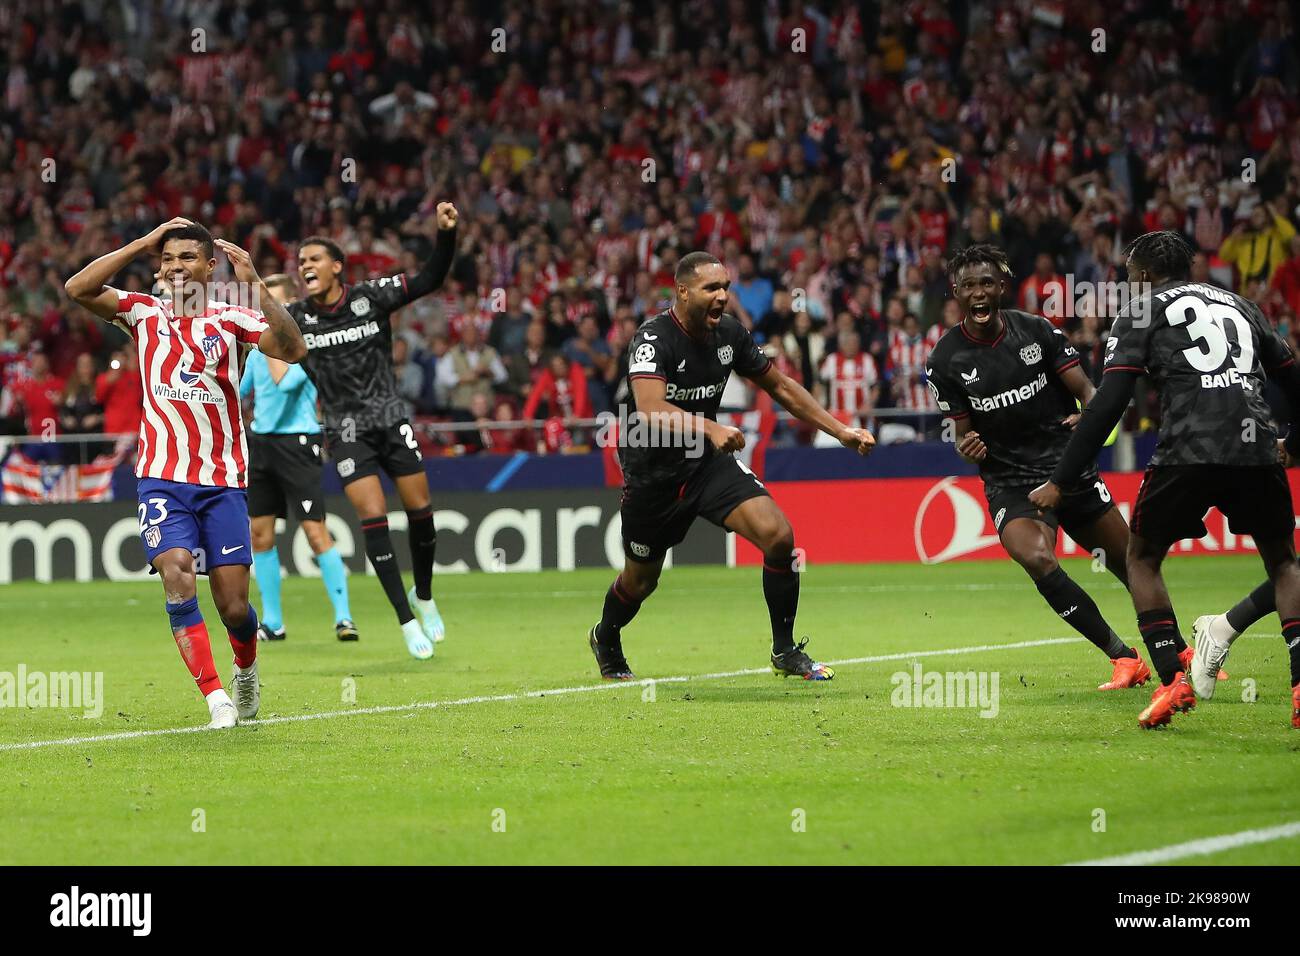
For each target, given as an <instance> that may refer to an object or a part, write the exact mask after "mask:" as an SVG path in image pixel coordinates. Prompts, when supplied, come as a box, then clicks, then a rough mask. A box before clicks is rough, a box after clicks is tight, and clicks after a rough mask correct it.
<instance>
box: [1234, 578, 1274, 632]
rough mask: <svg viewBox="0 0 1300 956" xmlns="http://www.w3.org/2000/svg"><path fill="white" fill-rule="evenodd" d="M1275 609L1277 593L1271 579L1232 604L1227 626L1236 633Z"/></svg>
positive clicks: (1243, 630)
mask: <svg viewBox="0 0 1300 956" xmlns="http://www.w3.org/2000/svg"><path fill="white" fill-rule="evenodd" d="M1276 610H1277V594H1276V592H1275V591H1274V588H1273V582H1272V581H1265V582H1264V583H1263V584H1261V585H1260V586H1259V587H1257V588H1255V590H1253V591H1251V592H1250V593H1249V594H1247V595H1246V596H1245V597H1244V598H1242V599H1241V600H1240V601H1238V602H1237V603H1236V604H1234V605H1233V606H1232V610H1231V611H1229V612H1228V626H1229V627H1230V628H1232V629H1233V630H1234V631H1236V632H1237V633H1238V634H1242V633H1245V630H1246V628H1248V627H1250V626H1251V625H1252V624H1254V623H1255V622H1256V621H1260V620H1263V619H1264V618H1265V617H1267V616H1268V615H1269V614H1272V613H1273V612H1274V611H1276Z"/></svg>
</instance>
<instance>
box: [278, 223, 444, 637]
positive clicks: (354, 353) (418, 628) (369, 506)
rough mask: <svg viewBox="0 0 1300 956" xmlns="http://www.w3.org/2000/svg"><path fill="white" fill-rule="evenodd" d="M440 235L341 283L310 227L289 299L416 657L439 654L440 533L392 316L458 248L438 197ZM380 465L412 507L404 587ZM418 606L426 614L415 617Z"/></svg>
mask: <svg viewBox="0 0 1300 956" xmlns="http://www.w3.org/2000/svg"><path fill="white" fill-rule="evenodd" d="M437 223H438V238H437V241H436V242H435V244H434V250H433V255H432V256H431V257H430V258H429V260H428V261H427V262H425V263H424V265H423V266H421V268H420V271H419V272H417V273H416V274H415V275H411V276H408V275H405V274H400V275H395V276H389V277H387V278H384V279H372V280H369V281H366V282H358V283H357V284H356V285H345V284H344V283H343V282H342V279H341V277H342V275H343V265H344V256H343V250H342V249H340V248H339V247H338V244H337V243H335V242H334V241H333V240H330V239H327V238H325V237H323V236H310V237H308V238H306V239H304V240H303V241H302V245H301V246H300V247H299V249H298V275H299V276H300V277H301V278H302V281H303V284H304V286H305V287H306V290H307V298H305V299H299V300H297V301H295V302H291V303H289V305H288V309H289V313H290V314H291V315H292V316H293V318H294V320H295V321H296V322H297V323H298V325H299V327H300V328H301V329H302V332H303V338H304V339H305V341H306V343H307V357H306V358H305V359H303V366H304V367H305V368H306V369H307V374H308V375H309V376H310V377H311V380H312V382H314V383H315V385H316V389H317V391H318V392H319V394H320V401H321V409H322V411H323V412H324V417H325V439H326V443H327V444H328V446H329V452H330V457H331V458H332V459H333V460H334V467H335V468H336V469H338V473H339V477H340V478H341V479H342V480H343V491H344V492H345V493H346V494H347V496H348V500H349V501H350V502H352V507H353V508H355V509H356V512H357V517H359V518H360V519H361V530H362V533H363V534H364V536H365V542H366V556H367V557H368V558H369V559H370V564H371V566H372V567H373V568H374V569H375V574H377V575H378V576H379V583H380V585H381V586H382V587H383V589H384V593H385V594H386V595H387V596H388V600H389V603H391V604H392V605H393V610H394V611H395V612H396V613H397V623H398V624H400V625H401V628H402V637H403V638H404V639H405V641H406V649H407V650H408V651H409V652H410V654H411V656H412V657H416V658H419V659H420V660H427V659H428V658H430V657H432V656H433V645H434V642H436V641H440V640H442V638H443V633H444V629H443V623H442V616H441V615H440V614H439V613H438V605H437V604H436V603H434V600H433V592H432V590H431V588H432V581H433V559H434V549H435V546H436V543H437V535H436V534H435V532H434V527H433V508H432V507H431V505H430V503H429V481H428V478H427V477H426V476H425V473H424V463H423V461H422V460H421V455H420V448H419V445H418V444H417V442H416V440H415V432H414V430H412V428H411V423H410V422H409V421H407V418H406V405H405V403H404V402H403V400H402V397H401V396H400V395H398V393H397V382H396V380H395V379H394V376H393V327H392V324H391V323H390V321H389V318H390V316H391V315H392V314H393V312H395V311H396V310H398V309H400V308H401V307H402V306H404V305H406V304H407V303H409V302H412V301H414V300H415V299H418V298H420V297H421V296H424V295H428V294H429V293H430V292H433V291H434V290H435V289H437V288H438V287H439V286H440V285H442V280H443V279H444V278H446V275H447V271H448V270H449V269H450V268H451V263H452V257H453V256H454V255H455V252H456V207H455V206H453V205H452V204H451V203H449V202H443V203H439V204H438V209H437ZM381 471H383V472H385V473H386V474H387V475H388V476H389V477H390V478H392V479H393V483H394V484H395V485H396V486H397V494H398V496H399V497H400V498H401V499H402V507H403V508H405V509H406V528H407V534H408V535H409V538H410V545H411V564H412V566H413V571H414V577H415V586H414V587H413V588H411V590H410V591H409V592H407V591H404V590H403V588H402V572H401V571H400V570H399V569H398V567H397V557H396V554H395V553H394V551H393V542H392V538H391V537H390V536H389V533H388V505H387V503H386V502H385V500H384V488H383V485H381V484H380V483H379V473H380V472H381ZM412 607H414V608H415V610H417V611H419V613H420V620H419V621H416V619H415V614H414V613H413V612H412Z"/></svg>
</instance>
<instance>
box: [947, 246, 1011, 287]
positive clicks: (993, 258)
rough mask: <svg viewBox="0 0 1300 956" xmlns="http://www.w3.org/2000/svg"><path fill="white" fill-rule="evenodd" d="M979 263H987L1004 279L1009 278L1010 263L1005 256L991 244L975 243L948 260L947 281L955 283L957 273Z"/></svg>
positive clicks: (955, 253)
mask: <svg viewBox="0 0 1300 956" xmlns="http://www.w3.org/2000/svg"><path fill="white" fill-rule="evenodd" d="M980 262H987V263H988V264H989V265H991V266H992V267H993V268H994V269H996V270H997V271H998V272H1000V273H1002V275H1003V276H1004V277H1005V278H1007V279H1010V278H1011V263H1010V262H1009V261H1008V259H1007V254H1006V253H1005V252H1003V251H1002V250H1001V249H999V248H998V247H997V246H995V245H992V244H991V243H987V242H977V243H976V244H975V245H973V246H967V247H966V248H965V249H959V250H958V251H956V252H954V253H953V254H952V255H951V256H950V257H949V258H948V281H950V282H954V283H955V282H956V281H957V273H959V272H961V270H962V269H964V268H966V267H967V266H973V265H975V264H977V263H980Z"/></svg>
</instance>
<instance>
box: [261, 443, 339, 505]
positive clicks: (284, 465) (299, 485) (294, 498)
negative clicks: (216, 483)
mask: <svg viewBox="0 0 1300 956" xmlns="http://www.w3.org/2000/svg"><path fill="white" fill-rule="evenodd" d="M323 444H324V442H323V441H322V439H321V436H320V434H319V433H317V434H314V435H313V434H310V433H307V434H299V435H258V434H256V433H254V432H252V431H250V432H249V433H248V514H249V517H252V518H261V517H264V516H265V515H275V516H276V517H277V518H287V517H288V516H289V509H290V508H292V509H293V513H294V515H295V516H296V517H297V519H298V520H299V521H324V520H325V493H324V490H323V488H322V487H321V467H322V466H321V457H320V456H321V451H322V445H323Z"/></svg>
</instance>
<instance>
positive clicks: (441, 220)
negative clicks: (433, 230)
mask: <svg viewBox="0 0 1300 956" xmlns="http://www.w3.org/2000/svg"><path fill="white" fill-rule="evenodd" d="M459 218H460V213H458V212H456V204H455V203H449V202H440V203H438V228H439V229H442V230H447V229H455V228H456V222H457V220H458V219H459Z"/></svg>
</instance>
